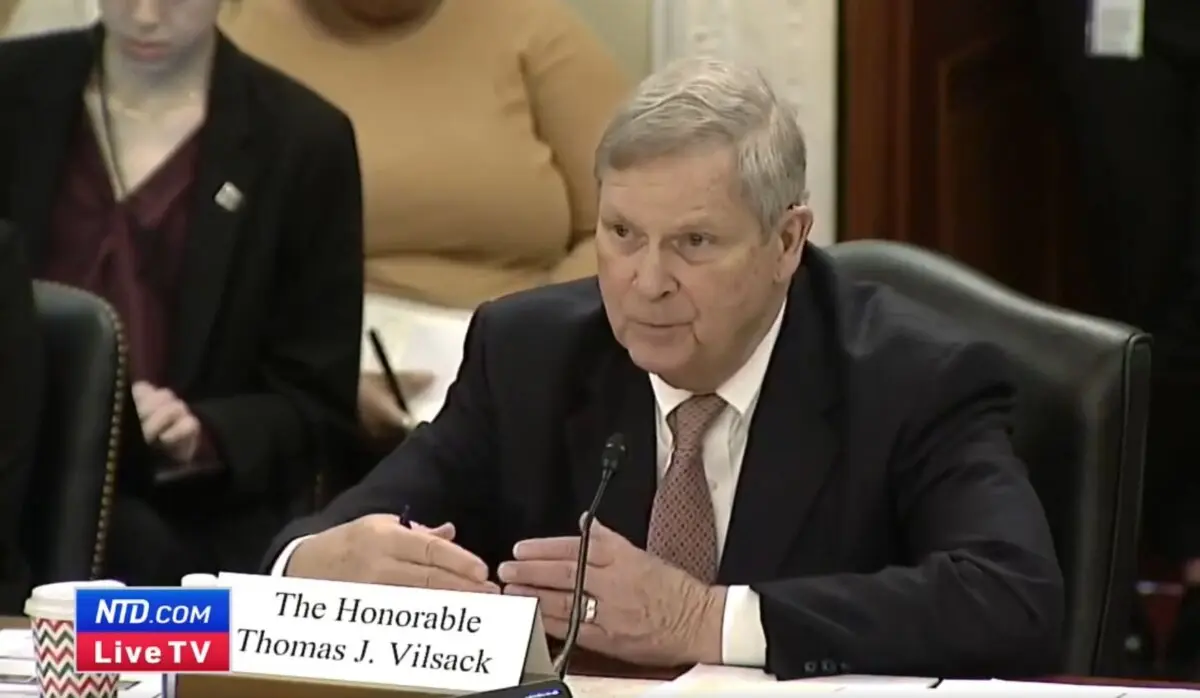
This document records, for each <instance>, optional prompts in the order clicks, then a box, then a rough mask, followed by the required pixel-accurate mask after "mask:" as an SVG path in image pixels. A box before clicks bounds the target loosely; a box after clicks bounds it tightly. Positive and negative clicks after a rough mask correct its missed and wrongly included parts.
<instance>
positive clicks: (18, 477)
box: [0, 229, 43, 614]
mask: <svg viewBox="0 0 1200 698" xmlns="http://www.w3.org/2000/svg"><path fill="white" fill-rule="evenodd" d="M32 289H33V285H32V282H31V279H30V272H29V269H28V267H27V266H26V263H25V259H24V257H23V256H22V255H21V252H20V248H19V247H18V245H17V241H16V240H14V239H13V238H12V237H11V236H10V235H8V234H6V231H5V230H3V229H0V498H2V500H0V613H6V614H19V613H20V612H21V602H22V601H23V600H24V597H25V594H26V592H27V591H28V584H29V569H28V566H27V564H26V560H25V559H24V556H23V555H22V554H21V547H20V542H19V540H18V538H17V533H18V532H19V531H20V530H21V517H22V514H23V507H22V504H23V503H24V502H25V501H26V497H27V494H28V492H29V481H30V477H31V475H32V471H33V459H34V449H35V447H36V444H37V434H38V422H39V418H40V416H41V407H42V376H43V371H42V368H43V366H42V349H41V343H40V341H39V340H40V336H39V332H38V326H37V317H36V313H35V310H34V302H33V290H32Z"/></svg>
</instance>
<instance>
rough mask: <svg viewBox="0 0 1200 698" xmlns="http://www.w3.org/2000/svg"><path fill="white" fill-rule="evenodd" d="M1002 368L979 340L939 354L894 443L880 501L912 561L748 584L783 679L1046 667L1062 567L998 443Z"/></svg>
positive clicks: (1005, 392) (1004, 403) (1057, 620)
mask: <svg viewBox="0 0 1200 698" xmlns="http://www.w3.org/2000/svg"><path fill="white" fill-rule="evenodd" d="M1002 366H1003V359H1002V357H1001V356H1000V354H999V353H998V352H997V351H995V350H994V349H992V348H990V347H987V346H985V345H968V346H961V347H958V348H956V349H955V350H953V351H952V352H951V353H950V355H949V356H947V357H945V358H944V360H943V362H942V365H941V366H940V370H939V371H937V372H935V376H934V378H933V380H932V381H929V383H928V386H929V390H928V393H927V398H926V399H925V400H924V402H923V405H922V406H920V407H918V409H917V410H916V411H915V412H914V414H913V416H912V418H911V419H910V420H908V422H907V426H906V428H905V433H904V434H903V435H902V436H901V438H900V440H899V442H898V444H897V446H896V451H895V455H894V456H893V459H892V462H891V464H890V470H891V472H890V477H891V478H892V482H891V483H890V485H891V490H892V501H893V504H894V507H895V521H896V525H897V526H898V527H899V533H900V534H901V535H902V536H903V538H902V540H903V541H904V542H905V543H906V544H907V545H906V547H907V550H908V552H909V557H910V558H911V559H912V564H910V565H897V566H893V567H887V568H885V569H882V570H879V571H877V572H874V573H870V574H834V575H828V576H817V577H808V578H797V579H780V580H776V581H769V582H764V583H760V584H753V585H751V586H752V587H753V589H754V591H756V592H757V593H758V594H759V595H760V596H761V619H762V623H763V628H764V630H765V634H766V639H767V656H766V664H767V667H766V668H767V670H768V671H770V672H772V673H774V674H776V675H777V676H779V677H780V678H783V679H792V678H799V677H803V676H809V675H812V674H814V673H838V672H842V673H855V674H887V675H909V676H935V677H944V676H961V675H980V676H1014V675H1030V674H1038V673H1044V672H1046V671H1047V670H1053V668H1054V667H1055V665H1056V664H1055V663H1056V660H1057V654H1058V651H1059V641H1060V626H1061V623H1062V614H1063V584H1062V574H1061V572H1060V570H1059V567H1058V563H1057V561H1056V557H1055V552H1054V546H1053V542H1052V540H1051V537H1050V531H1049V525H1048V524H1047V521H1046V516H1045V512H1044V511H1043V510H1042V506H1041V503H1040V502H1039V500H1038V497H1037V495H1036V494H1035V492H1034V490H1033V487H1032V485H1031V484H1030V482H1029V479H1028V477H1027V475H1026V472H1025V469H1024V466H1023V465H1022V464H1021V462H1020V461H1018V459H1017V458H1016V456H1015V455H1014V454H1013V451H1012V447H1011V444H1010V437H1009V431H1010V424H1009V421H1010V420H1009V413H1010V409H1011V404H1012V401H1013V391H1012V388H1011V387H1010V385H1009V384H1007V383H1006V382H1004V381H1003V380H1002V379H1001V378H1000V376H1002ZM880 535H888V533H887V532H880Z"/></svg>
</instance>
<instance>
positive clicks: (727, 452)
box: [650, 303, 786, 667]
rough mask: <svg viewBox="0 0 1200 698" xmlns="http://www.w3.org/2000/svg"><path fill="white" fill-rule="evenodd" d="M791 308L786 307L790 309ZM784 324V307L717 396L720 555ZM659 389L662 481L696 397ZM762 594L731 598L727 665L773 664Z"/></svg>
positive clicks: (714, 432) (725, 625) (714, 463)
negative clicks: (674, 433)
mask: <svg viewBox="0 0 1200 698" xmlns="http://www.w3.org/2000/svg"><path fill="white" fill-rule="evenodd" d="M784 306H785V307H786V303H785V304H784ZM782 323H783V307H781V308H780V309H779V314H778V315H777V316H775V322H774V324H772V325H771V329H770V330H768V331H767V334H766V335H765V336H763V338H762V341H761V342H760V343H759V345H758V347H757V348H755V350H754V353H753V354H751V355H750V358H749V359H748V360H747V361H746V363H745V364H743V365H742V367H741V368H740V369H738V371H737V373H735V374H733V375H732V376H731V377H730V378H729V380H727V381H725V383H724V384H722V385H721V387H719V388H717V395H719V396H721V399H723V400H724V401H725V402H726V404H727V405H728V406H727V407H726V408H725V411H724V412H722V413H721V414H720V415H719V416H718V417H717V419H716V421H714V422H713V424H712V426H711V427H709V429H708V433H706V434H705V435H704V450H703V454H704V472H705V475H707V477H708V491H709V493H710V494H711V495H712V504H713V514H714V515H715V518H716V523H717V550H718V551H719V552H723V551H724V549H725V538H726V536H727V535H728V533H729V519H730V517H731V516H732V514H733V498H734V493H736V492H737V483H738V475H740V474H741V472H742V457H743V456H744V455H745V454H746V440H747V437H749V435H750V421H751V420H752V419H753V417H754V408H755V407H756V406H757V405H758V395H759V393H760V392H762V384H763V379H764V378H765V377H766V375H767V365H768V364H769V363H770V361H771V353H772V351H774V349H775V341H776V340H777V339H778V338H779V327H780V325H781V324H782ZM650 385H651V387H653V388H654V401H655V403H656V410H655V412H656V414H657V428H656V431H657V433H658V477H659V479H660V480H661V479H662V476H663V474H664V473H665V472H666V471H667V466H668V465H669V464H670V462H671V448H672V444H671V429H670V427H668V426H667V415H669V414H671V411H672V410H674V409H675V408H676V407H678V406H679V405H681V404H682V403H683V401H684V400H687V399H688V398H690V397H692V393H689V392H687V391H686V390H680V389H678V388H674V387H672V386H670V385H667V384H666V382H665V381H663V379H662V378H659V377H658V376H656V375H653V374H651V376H650ZM759 607H760V603H759V598H758V594H757V593H755V592H754V591H753V590H751V589H750V587H748V586H732V587H729V591H728V592H727V593H726V595H725V618H724V621H723V622H722V625H721V663H722V664H735V665H738V666H749V667H761V666H763V665H764V664H766V660H767V638H766V634H765V633H764V632H763V626H762V618H761V616H760V611H759Z"/></svg>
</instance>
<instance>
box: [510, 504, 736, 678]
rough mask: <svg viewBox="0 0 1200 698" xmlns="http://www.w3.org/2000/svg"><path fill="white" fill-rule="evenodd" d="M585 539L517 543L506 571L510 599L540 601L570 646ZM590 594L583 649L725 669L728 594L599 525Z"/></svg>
mask: <svg viewBox="0 0 1200 698" xmlns="http://www.w3.org/2000/svg"><path fill="white" fill-rule="evenodd" d="M579 542H580V538H579V537H578V536H571V537H563V538H540V539H535V540H525V541H521V542H520V543H517V545H516V547H515V548H514V549H513V556H514V557H515V558H516V559H515V560H514V561H511V562H505V563H504V564H502V565H500V581H501V582H503V583H504V584H505V585H506V586H505V587H504V593H505V594H515V595H520V596H534V597H537V598H538V600H539V607H540V608H541V611H542V618H543V621H544V622H545V625H546V632H547V633H549V634H550V635H552V636H554V637H557V638H560V639H561V638H563V637H565V636H566V633H567V624H568V622H569V620H570V617H571V589H572V587H573V585H574V583H575V570H576V564H575V560H576V558H577V557H578V554H579ZM587 564H588V570H587V579H586V582H585V584H584V591H585V593H586V594H587V596H590V597H592V598H593V599H595V600H596V615H595V618H594V619H593V620H592V622H590V623H582V624H581V625H580V632H579V645H580V646H581V647H585V648H587V649H589V650H593V651H596V652H601V653H603V654H606V655H609V656H612V657H617V658H619V659H623V660H625V661H629V662H636V663H638V664H653V665H660V666H679V665H683V664H699V663H706V664H719V663H720V662H721V624H722V622H723V615H724V610H725V589H724V588H723V587H709V586H708V585H707V584H705V583H703V582H701V581H700V580H698V579H695V578H694V577H691V576H690V575H688V574H687V573H686V572H683V571H682V570H680V569H678V568H676V567H673V566H672V565H669V564H667V563H666V562H663V561H662V560H660V559H659V558H657V557H655V556H653V555H651V554H650V553H648V552H646V551H644V550H641V549H640V548H638V547H636V546H635V545H633V544H632V543H630V542H629V541H628V540H626V539H625V538H622V537H621V536H620V535H619V534H617V533H615V532H614V531H612V530H611V529H609V528H607V527H606V526H604V525H603V524H601V523H600V522H599V521H596V522H595V523H594V524H593V526H592V540H591V545H589V546H588V561H587Z"/></svg>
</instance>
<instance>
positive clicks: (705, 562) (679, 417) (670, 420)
mask: <svg viewBox="0 0 1200 698" xmlns="http://www.w3.org/2000/svg"><path fill="white" fill-rule="evenodd" d="M724 408H725V401H724V400H722V399H721V398H720V396H717V395H696V396H693V397H691V398H688V399H687V400H686V401H685V402H684V403H683V404H682V405H680V406H679V407H676V408H675V409H674V410H672V411H671V414H669V415H667V426H669V427H670V428H671V434H672V436H673V438H674V441H675V450H674V452H673V453H672V454H671V463H670V464H669V465H668V466H667V472H666V474H665V475H663V478H662V481H661V482H659V483H658V490H657V491H656V492H655V493H654V507H653V508H652V509H651V510H650V531H649V536H648V538H647V541H646V549H647V550H649V551H650V552H651V553H653V554H655V555H657V556H658V557H660V558H662V559H663V560H666V561H667V562H669V563H671V564H672V565H675V566H676V567H678V568H679V569H681V570H683V571H684V572H687V573H688V574H690V575H692V576H693V577H695V578H696V579H699V580H700V581H702V582H705V583H711V582H712V581H713V580H715V579H716V576H717V522H716V517H715V516H714V514H713V505H712V494H711V493H710V492H709V490H708V477H707V476H706V475H705V473H704V453H703V451H704V434H705V433H706V432H707V431H708V429H709V427H711V426H712V424H713V422H714V421H716V419H717V416H718V415H720V414H721V410H723V409H724Z"/></svg>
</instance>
